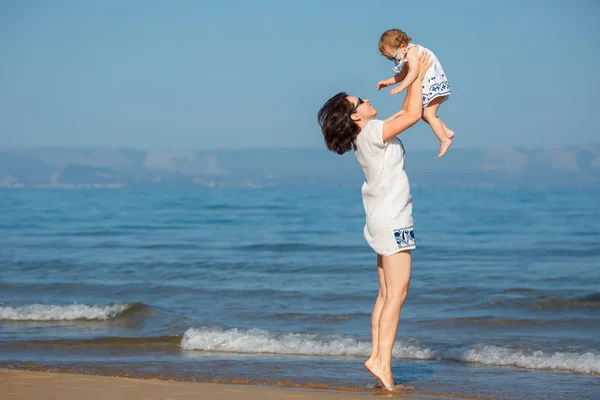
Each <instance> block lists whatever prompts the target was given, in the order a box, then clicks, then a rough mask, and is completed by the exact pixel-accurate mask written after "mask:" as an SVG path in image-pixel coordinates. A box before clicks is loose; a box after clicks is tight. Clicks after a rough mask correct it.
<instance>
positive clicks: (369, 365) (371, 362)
mask: <svg viewBox="0 0 600 400" xmlns="http://www.w3.org/2000/svg"><path fill="white" fill-rule="evenodd" d="M374 365H375V359H374V358H373V357H370V358H369V359H368V360H367V362H365V368H366V369H367V371H369V372H370V373H371V375H373V376H374V377H375V379H376V380H377V387H378V388H382V387H383V382H381V379H379V378H378V377H377V375H375V374H374V373H373V372H372V371H371V369H372V368H374Z"/></svg>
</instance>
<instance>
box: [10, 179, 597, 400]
mask: <svg viewBox="0 0 600 400" xmlns="http://www.w3.org/2000/svg"><path fill="white" fill-rule="evenodd" d="M412 192H413V197H414V199H415V200H414V201H415V204H417V203H418V204H419V207H418V208H416V209H415V221H416V222H415V224H416V226H417V227H418V230H417V232H416V235H417V236H416V237H417V249H416V250H415V251H414V252H413V273H412V280H411V286H410V290H409V294H408V297H407V300H406V303H405V305H404V308H403V309H402V315H401V320H400V325H399V329H398V335H397V337H396V342H395V345H394V348H393V354H392V356H393V360H392V372H393V374H394V378H395V382H396V383H398V384H404V385H408V386H411V387H413V388H414V390H413V391H411V392H410V393H409V394H407V396H423V395H436V396H442V397H449V398H455V397H459V398H461V397H462V398H486V399H503V400H506V399H510V400H522V399H545V400H582V399H595V398H598V397H599V396H598V393H599V392H600V389H599V386H598V385H599V382H600V381H599V377H600V339H599V337H598V331H599V330H600V317H599V315H600V314H599V313H598V311H599V310H600V293H599V292H598V282H600V270H598V268H595V266H596V265H598V263H599V262H600V248H599V247H598V242H599V238H600V236H599V234H598V232H597V227H598V226H600V215H599V214H598V212H597V210H598V198H599V196H598V195H599V194H598V192H597V191H594V190H584V189H582V190H522V189H518V190H517V189H515V190H513V189H504V190H484V189H481V190H478V189H472V190H471V189H443V190H442V189H439V190H438V189H426V190H425V189H415V190H413V191H412ZM438 204H444V207H443V208H439V207H436V205H438ZM465 204H469V207H465V206H464V205H465ZM332 205H335V206H334V207H332ZM0 212H1V215H2V216H3V220H2V222H1V223H0V265H1V267H2V274H1V276H0V294H1V298H0V369H6V370H23V371H28V372H23V373H20V372H19V373H16V372H14V371H13V372H10V374H17V375H18V374H23V375H19V376H25V377H26V376H34V375H35V376H46V377H55V378H52V379H60V380H61V382H63V381H62V380H63V379H67V381H68V382H79V380H80V379H83V378H81V377H82V376H85V377H84V378H85V379H88V380H84V381H82V382H96V381H97V382H100V381H102V382H104V379H105V378H102V379H101V380H96V378H95V377H94V376H103V377H121V378H135V379H139V381H138V380H136V381H135V382H136V383H135V384H136V385H142V386H143V387H145V385H146V384H148V383H152V382H155V380H160V381H176V382H181V383H186V382H187V383H186V384H185V385H184V386H181V387H187V385H188V384H193V383H194V382H196V383H197V382H202V383H203V384H197V385H193V386H192V387H194V388H196V387H208V388H210V387H222V386H210V385H214V384H217V385H234V386H235V387H236V388H237V389H239V387H241V388H247V387H254V388H255V387H261V386H262V387H277V388H284V387H285V388H288V389H286V390H288V391H292V392H293V393H295V392H296V390H300V391H302V393H304V390H315V389H317V390H322V391H325V392H326V393H328V391H333V392H335V393H338V394H339V393H343V394H344V396H346V395H347V396H354V395H359V396H364V395H372V394H373V392H374V385H375V381H374V379H373V377H372V376H371V375H370V374H369V373H368V372H367V371H366V370H365V368H364V365H363V364H364V362H365V360H366V359H367V358H368V357H369V354H370V352H371V332H370V330H371V329H370V328H371V323H370V320H371V311H372V307H373V302H374V301H375V297H376V295H377V288H378V282H377V272H376V265H375V256H374V254H373V252H372V250H371V249H370V248H369V247H368V246H367V245H366V243H365V240H364V238H363V235H362V228H363V226H364V209H363V206H362V203H361V200H360V191H357V190H346V189H322V188H318V189H317V188H313V189H306V190H304V189H302V190H300V189H281V188H279V189H258V190H252V189H236V188H214V189H206V188H173V189H171V190H157V189H144V188H137V189H134V188H131V189H118V190H102V189H81V190H73V191H66V190H60V189H56V190H41V189H40V190H34V189H31V190H29V189H14V190H12V189H4V191H3V192H2V196H1V197H0ZM559 244H560V245H559ZM507 249H510V251H507ZM565 266H568V268H566V267H565ZM54 372H60V373H65V374H73V375H60V376H55V375H37V374H38V373H54ZM30 373H35V374H34V375H29V374H30ZM6 374H7V373H4V376H5V377H6V376H8V375H6ZM12 376H14V375H12ZM68 376H69V377H72V378H67V377H68ZM121 378H119V379H117V380H116V382H123V380H122V379H121ZM19 379H21V378H19ZM23 379H28V378H23ZM106 379H108V378H106ZM5 381H6V378H5ZM12 381H14V379H11V382H12ZM40 382H42V381H41V380H40ZM111 382H113V381H111ZM86 384H87V383H86ZM209 384H210V385H209ZM11 385H12V384H11ZM69 385H71V384H70V383H69ZM69 385H66V386H67V387H69ZM77 385H79V383H77ZM161 385H162V383H161ZM177 385H179V383H177ZM238 385H239V387H238ZM2 386H3V390H4V389H5V388H6V384H3V385H2ZM58 386H60V387H62V386H64V385H62V384H58ZM142 386H140V389H139V390H140V393H142V392H143V390H146V389H143V388H142ZM161 387H162V386H161ZM177 387H179V386H177ZM223 387H229V386H223ZM11 388H13V389H11V390H15V389H14V388H15V386H14V385H12V386H11ZM16 388H18V386H16ZM237 389H236V390H237ZM19 390H21V389H19ZM53 390H55V389H53ZM127 390H129V389H127ZM194 390H200V389H194ZM202 390H208V389H202ZM215 390H216V389H215ZM244 390H246V389H244ZM252 390H254V389H252ZM269 393H271V392H269ZM273 393H275V392H273ZM286 393H287V392H286ZM319 393H321V392H319ZM57 396H58V397H56V398H62V396H63V394H60V393H58V394H57ZM165 398H167V397H166V396H165Z"/></svg>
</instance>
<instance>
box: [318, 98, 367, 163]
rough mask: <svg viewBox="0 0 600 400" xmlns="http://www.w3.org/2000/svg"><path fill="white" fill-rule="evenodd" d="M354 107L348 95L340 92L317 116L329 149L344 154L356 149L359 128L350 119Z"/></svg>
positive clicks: (328, 101)
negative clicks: (355, 141)
mask: <svg viewBox="0 0 600 400" xmlns="http://www.w3.org/2000/svg"><path fill="white" fill-rule="evenodd" d="M352 109H353V106H352V103H350V101H348V94H346V93H345V92H340V93H338V94H336V95H335V96H333V97H332V98H330V99H329V100H327V102H326V103H325V104H324V105H323V107H321V109H320V110H319V113H318V114H317V120H318V121H319V126H320V127H321V132H323V138H324V139H325V145H326V146H327V149H329V150H331V151H334V152H336V153H338V154H344V153H346V152H347V151H350V150H352V149H353V148H354V139H356V136H357V135H358V133H359V132H360V128H359V126H358V125H357V124H356V123H355V122H354V121H353V120H352V118H350V112H351V111H352Z"/></svg>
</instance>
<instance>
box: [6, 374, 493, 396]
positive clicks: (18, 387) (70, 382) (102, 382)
mask: <svg viewBox="0 0 600 400" xmlns="http://www.w3.org/2000/svg"><path fill="white" fill-rule="evenodd" d="M283 383H284V382H281V385H279V386H277V387H275V386H260V385H255V384H248V383H242V382H239V383H214V382H186V381H175V380H162V379H159V378H139V377H135V378H134V377H126V376H111V375H96V374H85V373H77V374H75V373H69V372H49V371H31V370H27V369H0V398H3V399H24V400H34V399H39V398H41V397H40V394H41V393H43V394H44V397H43V398H49V399H54V398H60V399H65V400H71V399H73V400H75V399H79V398H81V396H82V395H83V393H85V398H86V399H90V400H104V399H106V398H119V399H140V400H142V399H143V400H150V399H161V400H170V399H175V398H176V399H179V400H188V399H189V400H191V399H198V398H202V399H212V398H215V399H216V398H218V399H220V400H221V399H222V400H237V399H249V400H263V399H264V400H276V399H292V398H303V399H314V400H330V399H331V400H332V399H348V400H352V399H361V398H363V399H364V398H365V396H382V395H383V396H386V397H389V396H393V397H394V398H396V399H405V400H435V399H437V400H440V399H457V398H461V399H467V398H466V397H464V396H458V395H451V394H428V393H419V392H415V391H412V390H411V391H402V392H399V393H393V394H390V393H387V392H384V391H381V390H376V389H372V390H368V389H367V390H365V391H356V390H352V389H350V390H348V389H346V390H344V388H330V389H325V388H310V387H306V388H304V387H291V386H286V385H284V384H283ZM468 399H470V400H486V399H484V398H479V397H469V398H468Z"/></svg>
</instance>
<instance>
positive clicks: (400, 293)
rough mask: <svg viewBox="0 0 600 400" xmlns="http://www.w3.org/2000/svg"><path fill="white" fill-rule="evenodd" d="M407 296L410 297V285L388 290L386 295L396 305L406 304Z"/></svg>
mask: <svg viewBox="0 0 600 400" xmlns="http://www.w3.org/2000/svg"><path fill="white" fill-rule="evenodd" d="M406 296H408V285H403V286H401V287H399V288H394V289H393V290H388V291H387V293H386V299H389V300H390V301H392V302H394V303H397V302H400V303H401V304H402V303H404V300H406Z"/></svg>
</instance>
